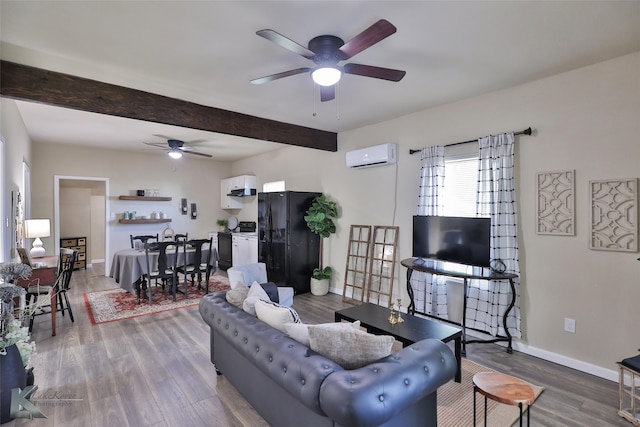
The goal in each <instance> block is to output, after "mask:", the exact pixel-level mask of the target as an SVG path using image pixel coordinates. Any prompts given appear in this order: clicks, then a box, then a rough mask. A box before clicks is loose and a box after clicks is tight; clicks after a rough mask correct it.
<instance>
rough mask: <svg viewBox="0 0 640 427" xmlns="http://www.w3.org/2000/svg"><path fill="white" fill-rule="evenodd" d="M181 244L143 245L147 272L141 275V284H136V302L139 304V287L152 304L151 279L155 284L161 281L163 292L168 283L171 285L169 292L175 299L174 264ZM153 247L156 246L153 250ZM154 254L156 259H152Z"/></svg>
mask: <svg viewBox="0 0 640 427" xmlns="http://www.w3.org/2000/svg"><path fill="white" fill-rule="evenodd" d="M181 246H183V245H182V244H181V243H180V242H156V243H149V242H147V243H146V244H145V245H144V253H145V260H146V264H147V272H146V273H144V275H143V278H142V286H138V287H137V289H136V293H137V297H138V304H140V293H141V292H140V290H141V288H142V292H145V291H146V292H147V296H148V298H149V305H151V304H152V299H151V283H152V281H153V282H155V284H156V285H158V283H161V285H162V291H163V292H164V291H165V286H167V285H168V284H169V285H170V286H171V294H172V296H173V300H174V301H175V300H176V290H177V281H178V280H177V279H178V278H177V271H176V265H177V263H178V253H179V250H180V247H181ZM153 248H156V249H155V251H154V249H153ZM155 256H157V261H156V260H154V257H155Z"/></svg>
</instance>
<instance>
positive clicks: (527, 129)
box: [409, 126, 531, 154]
mask: <svg viewBox="0 0 640 427" xmlns="http://www.w3.org/2000/svg"><path fill="white" fill-rule="evenodd" d="M513 134H514V135H531V126H529V127H528V128H526V129H525V130H521V131H519V132H513ZM478 139H480V138H477V139H471V140H469V141H462V142H454V143H453V144H447V145H445V147H452V146H454V145H462V144H469V143H470V142H477V141H478ZM420 151H422V150H421V149H419V150H409V154H416V153H419V152H420Z"/></svg>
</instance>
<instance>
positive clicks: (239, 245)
mask: <svg viewBox="0 0 640 427" xmlns="http://www.w3.org/2000/svg"><path fill="white" fill-rule="evenodd" d="M231 262H232V264H233V267H235V266H238V265H246V264H255V263H256V262H258V237H257V236H246V235H242V234H234V235H233V236H232V237H231Z"/></svg>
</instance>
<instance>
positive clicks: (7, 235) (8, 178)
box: [0, 98, 47, 261]
mask: <svg viewBox="0 0 640 427" xmlns="http://www.w3.org/2000/svg"><path fill="white" fill-rule="evenodd" d="M0 133H2V135H3V136H4V138H5V159H4V167H5V168H6V171H3V173H5V175H4V178H5V182H4V184H5V195H4V196H5V197H4V201H3V202H4V208H5V210H4V213H3V219H2V225H1V226H2V227H4V231H5V232H4V242H2V244H4V245H5V249H6V250H5V256H6V257H7V259H6V260H2V261H8V260H9V259H10V258H14V259H15V258H17V254H15V253H13V252H14V250H15V244H13V241H14V239H13V237H12V236H11V230H12V227H11V226H9V227H7V221H9V224H11V222H12V221H13V213H12V212H11V191H20V192H21V193H22V195H23V197H24V188H22V187H23V180H22V162H23V161H24V162H26V163H27V164H29V165H30V163H31V140H30V139H29V135H28V133H27V129H26V127H25V125H24V122H23V121H22V117H21V116H20V113H19V111H18V108H17V107H16V103H15V102H14V101H12V100H9V99H4V98H0ZM31 214H32V215H33V217H34V218H46V217H41V216H37V215H38V214H39V212H38V211H35V210H34V209H33V208H32V209H31ZM44 240H47V239H44Z"/></svg>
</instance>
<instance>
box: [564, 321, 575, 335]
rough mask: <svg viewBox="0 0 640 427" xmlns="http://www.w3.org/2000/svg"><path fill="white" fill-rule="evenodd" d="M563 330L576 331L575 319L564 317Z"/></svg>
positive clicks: (573, 332)
mask: <svg viewBox="0 0 640 427" xmlns="http://www.w3.org/2000/svg"><path fill="white" fill-rule="evenodd" d="M564 331H565V332H570V333H572V334H575V333H576V320H575V319H569V318H568V317H565V318H564Z"/></svg>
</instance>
